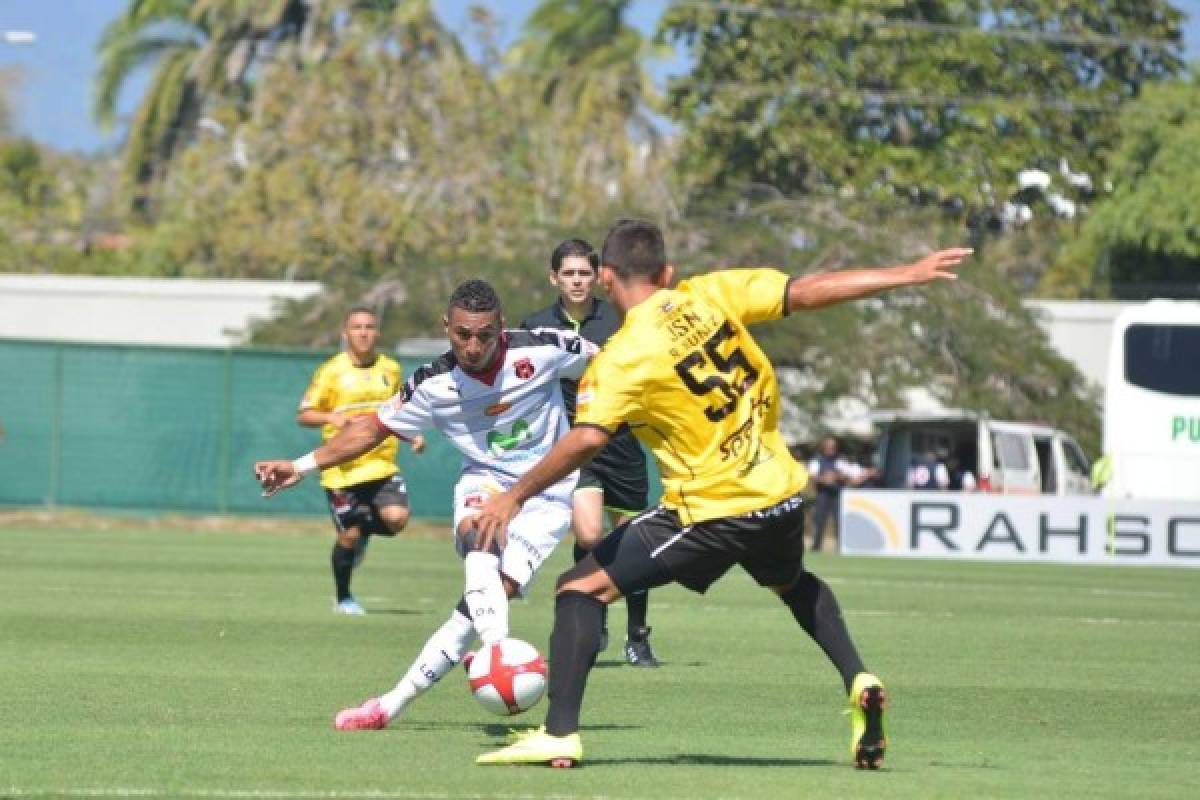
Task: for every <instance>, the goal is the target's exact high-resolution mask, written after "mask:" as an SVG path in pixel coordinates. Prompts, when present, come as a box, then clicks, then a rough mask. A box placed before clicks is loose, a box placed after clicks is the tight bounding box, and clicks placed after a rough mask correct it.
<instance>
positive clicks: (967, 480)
mask: <svg viewBox="0 0 1200 800" xmlns="http://www.w3.org/2000/svg"><path fill="white" fill-rule="evenodd" d="M968 463H969V459H967V458H966V457H964V455H963V453H962V452H961V451H955V452H954V453H952V454H951V455H950V458H949V459H947V461H946V470H947V472H949V473H950V491H952V492H973V491H975V490H976V489H978V488H979V484H978V482H977V481H976V480H975V473H974V472H972V471H971V470H970V468H969V467H968V466H967V464H968Z"/></svg>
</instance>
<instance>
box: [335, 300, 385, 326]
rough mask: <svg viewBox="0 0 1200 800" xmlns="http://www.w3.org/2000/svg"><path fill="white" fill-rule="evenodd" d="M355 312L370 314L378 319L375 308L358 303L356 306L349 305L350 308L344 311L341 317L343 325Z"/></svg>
mask: <svg viewBox="0 0 1200 800" xmlns="http://www.w3.org/2000/svg"><path fill="white" fill-rule="evenodd" d="M355 314H370V315H371V316H372V317H374V318H375V319H379V313H378V312H376V311H375V309H373V308H371V307H370V306H368V305H363V304H362V303H360V304H358V305H356V306H350V310H349V311H347V312H346V316H344V317H342V324H343V325H345V324H346V323H347V322H349V321H350V318H351V317H353V316H354V315H355Z"/></svg>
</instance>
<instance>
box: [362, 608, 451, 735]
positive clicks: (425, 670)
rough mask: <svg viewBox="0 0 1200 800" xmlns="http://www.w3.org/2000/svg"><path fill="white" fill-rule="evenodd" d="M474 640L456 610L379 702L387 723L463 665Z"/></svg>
mask: <svg viewBox="0 0 1200 800" xmlns="http://www.w3.org/2000/svg"><path fill="white" fill-rule="evenodd" d="M474 638H475V626H474V625H472V624H471V620H469V619H467V618H466V617H464V616H463V615H462V614H460V613H459V612H458V610H457V609H455V610H454V611H453V612H452V613H451V614H450V619H448V620H446V622H445V624H443V625H442V627H440V628H438V629H437V630H436V631H434V633H433V635H432V636H430V637H429V639H428V640H427V641H426V642H425V646H424V647H423V648H421V654H420V655H418V656H417V660H416V661H414V662H413V663H412V666H411V667H409V668H408V672H406V673H404V677H403V678H401V679H400V682H399V683H397V684H396V687H395V688H394V689H392V690H391V691H390V692H388V693H387V694H385V695H383V696H382V697H380V698H379V704H380V705H381V706H383V710H384V711H386V712H387V715H388V719H389V720H390V719H392V718H393V717H395V716H396V715H397V714H399V713H400V712H401V711H403V710H404V709H405V708H406V707H407V706H408V704H409V703H411V702H412V701H413V700H415V699H417V697H418V696H420V695H422V694H424V693H425V692H427V691H429V688H430V687H431V686H433V685H434V684H435V683H437V682H438V681H439V680H441V678H442V676H444V675H445V674H446V673H447V672H449V671H450V670H452V669H454V666H455V665H456V664H458V662H460V661H462V658H463V655H464V654H465V653H466V652H467V647H468V645H470V644H471V641H472V640H473V639H474Z"/></svg>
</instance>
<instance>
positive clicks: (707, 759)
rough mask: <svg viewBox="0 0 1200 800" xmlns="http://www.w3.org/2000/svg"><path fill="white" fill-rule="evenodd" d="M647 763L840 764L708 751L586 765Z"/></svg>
mask: <svg viewBox="0 0 1200 800" xmlns="http://www.w3.org/2000/svg"><path fill="white" fill-rule="evenodd" d="M626 764H647V765H651V766H664V767H836V766H842V763H841V762H839V761H834V760H833V759H831V758H756V757H754V756H719V755H711V754H709V753H679V754H677V755H673V756H639V757H637V758H589V759H587V760H585V761H584V762H583V765H584V766H585V767H587V766H623V765H626Z"/></svg>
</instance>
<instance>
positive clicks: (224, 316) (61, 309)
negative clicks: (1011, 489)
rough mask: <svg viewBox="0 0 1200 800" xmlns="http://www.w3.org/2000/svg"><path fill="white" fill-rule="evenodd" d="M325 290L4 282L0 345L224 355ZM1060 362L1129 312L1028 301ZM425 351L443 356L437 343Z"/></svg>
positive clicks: (1105, 336)
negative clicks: (255, 325) (291, 302)
mask: <svg viewBox="0 0 1200 800" xmlns="http://www.w3.org/2000/svg"><path fill="white" fill-rule="evenodd" d="M320 291H321V284H320V283H317V282H315V281H221V280H193V279H184V278H123V277H92V276H78V275H12V274H0V338H12V339H35V340H50V341H74V342H107V343H118V344H158V345H176V346H194V347H226V346H230V345H236V344H241V343H243V342H244V341H245V338H246V334H247V332H248V330H249V328H250V324H251V322H253V321H254V320H262V319H269V318H270V317H272V316H273V315H274V314H275V312H276V310H277V307H278V305H279V303H280V301H282V300H285V299H303V298H306V297H310V296H312V295H314V294H316V293H318V292H320ZM1025 305H1026V307H1027V308H1029V309H1030V310H1032V311H1033V312H1034V314H1035V316H1036V317H1037V319H1038V321H1039V322H1040V324H1041V325H1042V327H1043V329H1044V330H1045V331H1046V333H1047V335H1048V336H1049V338H1050V342H1051V344H1052V345H1053V346H1054V347H1055V348H1057V349H1058V351H1059V352H1060V353H1061V354H1062V355H1063V357H1064V358H1066V359H1067V360H1069V361H1071V362H1073V363H1074V364H1075V365H1076V366H1077V367H1078V368H1079V370H1080V371H1081V372H1082V373H1083V374H1084V375H1085V376H1086V377H1087V378H1088V380H1090V381H1091V382H1092V383H1094V384H1096V385H1097V386H1103V385H1104V381H1105V374H1106V371H1107V369H1108V347H1109V338H1110V336H1111V331H1112V323H1113V319H1114V318H1115V317H1116V315H1117V314H1118V313H1119V312H1120V311H1122V310H1123V309H1124V308H1126V307H1127V306H1129V305H1131V304H1129V303H1099V302H1074V301H1056V300H1026V301H1025ZM436 342H437V346H433V344H434V342H433V341H431V342H429V343H425V342H422V344H423V345H426V346H425V347H424V350H426V351H428V352H440V350H441V349H442V348H443V347H444V343H443V342H441V340H436Z"/></svg>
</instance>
